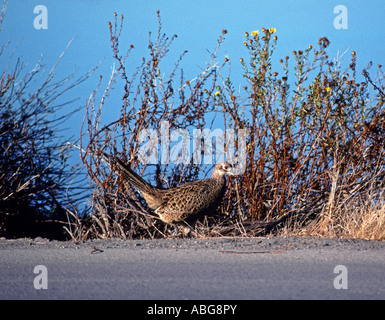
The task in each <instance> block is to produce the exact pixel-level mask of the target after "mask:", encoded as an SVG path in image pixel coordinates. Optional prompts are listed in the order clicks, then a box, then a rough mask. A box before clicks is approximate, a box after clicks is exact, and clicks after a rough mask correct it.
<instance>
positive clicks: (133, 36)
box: [0, 0, 385, 136]
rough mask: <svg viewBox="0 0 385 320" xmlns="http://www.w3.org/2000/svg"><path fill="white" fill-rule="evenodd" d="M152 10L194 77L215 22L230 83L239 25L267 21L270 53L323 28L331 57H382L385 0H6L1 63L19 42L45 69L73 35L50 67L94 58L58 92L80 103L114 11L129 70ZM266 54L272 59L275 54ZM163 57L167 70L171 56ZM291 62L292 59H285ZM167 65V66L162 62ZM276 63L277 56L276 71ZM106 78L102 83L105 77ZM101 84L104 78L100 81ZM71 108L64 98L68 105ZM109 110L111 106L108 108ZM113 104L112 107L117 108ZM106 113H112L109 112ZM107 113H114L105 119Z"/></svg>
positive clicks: (361, 61)
mask: <svg viewBox="0 0 385 320" xmlns="http://www.w3.org/2000/svg"><path fill="white" fill-rule="evenodd" d="M37 5H44V6H46V8H47V10H48V29H46V30H43V29H40V30H37V29H35V28H34V25H33V21H34V19H35V17H36V14H34V13H33V10H34V7H35V6H37ZM336 5H344V6H346V8H347V10H348V11H347V12H348V14H347V18H348V28H347V29H336V28H335V27H334V19H335V18H336V16H337V14H335V13H334V12H333V11H334V8H335V6H336ZM156 10H160V12H161V17H162V23H163V31H164V32H166V33H167V34H168V35H169V36H170V37H171V36H172V35H173V34H177V35H178V38H177V39H176V40H175V42H174V44H173V46H172V48H171V52H170V54H171V56H173V55H174V54H175V57H178V56H179V54H180V53H182V52H183V51H184V50H188V54H187V55H186V57H185V58H184V60H183V62H182V68H184V69H185V70H186V73H187V75H191V77H194V76H195V75H197V74H198V73H199V71H200V70H201V68H202V67H204V65H205V62H206V60H209V56H208V54H207V52H206V49H209V50H213V49H214V48H215V47H216V40H217V38H218V37H219V36H220V35H221V30H222V29H227V30H228V34H227V35H226V41H225V43H224V44H223V54H225V53H227V54H228V55H229V57H230V59H232V61H233V63H232V70H233V74H234V75H235V77H233V82H234V84H235V85H237V81H238V83H242V78H241V77H239V78H237V75H239V74H240V72H241V65H240V64H239V63H238V61H239V57H246V56H247V51H246V49H245V48H244V46H243V44H242V42H243V41H244V40H245V38H244V33H245V31H248V32H250V31H253V30H261V28H262V27H274V28H276V30H277V36H278V45H277V49H276V51H275V56H274V60H275V61H278V60H279V59H280V58H283V57H285V56H286V55H289V56H291V55H292V54H291V52H292V51H293V50H301V49H306V48H307V47H308V46H309V45H310V44H313V45H314V46H317V43H318V38H319V37H323V36H326V37H327V38H328V39H329V40H330V43H331V45H330V47H329V48H328V53H329V56H330V57H336V56H337V55H338V52H340V54H341V53H343V52H345V51H346V50H348V52H347V56H346V58H345V60H346V61H349V60H350V57H351V51H352V50H355V51H356V52H357V64H358V68H359V69H362V68H364V67H365V66H366V65H367V64H368V62H369V61H373V63H374V65H377V64H382V65H385V19H384V17H385V1H383V0H372V1H362V0H361V1H359V0H354V1H353V0H350V1H347V0H345V1H342V0H341V1H331V0H323V1H319V0H318V1H315V0H306V1H303V0H286V1H278V0H269V1H260V0H238V1H234V0H232V1H230V0H220V1H219V0H210V1H201V0H194V1H191V0H189V1H186V0H178V1H176V0H157V1H154V0H152V1H150V0H140V1H139V0H122V1H119V0H115V1H107V0H104V1H100V0H66V1H54V0H50V1H48V0H47V1H43V0H10V1H9V3H8V7H7V12H6V15H5V20H4V22H3V27H2V30H1V32H0V40H1V43H2V44H4V43H5V42H6V41H8V40H10V41H11V45H10V47H9V48H8V50H7V52H6V53H4V54H3V56H2V57H1V59H0V66H1V68H2V70H3V67H4V66H5V64H6V63H7V62H8V59H7V56H9V54H10V53H11V52H12V50H13V48H15V47H16V45H17V44H18V43H19V42H20V40H22V41H21V43H20V44H19V46H18V48H17V50H16V53H15V56H16V57H22V59H23V61H24V63H25V64H26V65H27V67H26V68H27V69H32V68H33V66H34V65H35V63H36V62H37V61H38V59H39V58H40V56H41V55H43V62H44V64H46V66H47V72H48V71H49V70H50V69H51V68H52V66H53V65H54V64H55V62H56V60H57V58H58V57H59V55H60V54H61V53H62V51H63V49H64V48H65V47H66V46H67V44H68V42H69V41H70V40H71V39H72V38H73V37H74V36H76V39H75V40H74V42H73V43H72V45H71V46H70V48H69V49H68V51H67V53H66V54H65V56H64V57H63V59H62V61H61V63H60V65H59V66H58V68H57V70H56V76H57V80H59V79H62V78H64V77H65V76H67V75H69V74H70V73H72V72H74V71H76V75H78V76H80V75H82V74H84V73H86V72H87V71H88V70H89V69H91V68H93V67H95V66H96V65H98V64H99V63H100V62H101V61H102V64H101V67H100V68H99V69H98V70H97V71H96V73H95V74H94V75H93V76H92V77H91V78H90V79H88V80H87V81H86V82H85V83H83V84H81V85H80V86H79V87H77V88H75V89H74V90H72V91H70V93H69V94H70V96H68V95H67V96H64V97H62V98H61V99H63V101H68V100H72V99H73V98H79V100H78V101H77V102H76V103H75V104H74V105H73V107H78V106H84V105H85V101H86V98H87V97H89V95H90V93H91V92H92V90H93V89H95V88H96V85H97V83H98V80H99V74H101V75H103V76H104V79H105V81H107V79H108V76H109V75H110V72H111V65H112V63H113V59H112V54H111V47H110V42H109V30H108V21H113V19H114V16H113V14H114V12H117V14H118V16H120V15H121V14H123V15H124V17H125V24H124V30H123V36H122V39H121V44H122V48H126V49H128V48H129V45H130V44H133V45H134V46H135V49H134V51H133V53H132V56H131V57H130V58H129V60H128V62H127V63H128V66H129V67H131V68H132V70H135V68H136V67H137V66H138V65H139V64H140V62H141V58H142V57H143V56H145V55H146V54H147V45H148V32H149V31H152V32H153V33H154V34H155V33H156V32H157V18H156ZM274 60H273V62H274ZM170 61H172V63H171V64H170V68H169V70H170V71H171V70H172V67H173V64H174V61H173V60H170ZM291 62H292V64H291V66H292V67H293V66H294V59H291ZM163 68H164V70H167V66H164V67H163ZM279 68H280V66H279V65H278V64H277V71H278V72H279V71H280V70H279ZM105 84H106V83H105ZM102 88H103V86H102ZM121 97H122V94H121V92H118V91H115V92H114V91H112V93H111V95H110V97H109V100H108V101H107V105H111V106H114V105H117V109H118V110H119V106H120V101H121ZM69 108H71V106H69ZM112 110H113V109H112ZM118 112H119V111H117V113H116V115H118ZM83 114H84V113H83V112H80V113H78V114H77V115H76V116H75V117H74V118H72V119H71V121H70V122H69V123H67V124H66V127H67V128H68V130H67V132H68V134H69V135H70V136H78V135H79V130H80V125H81V121H82V119H83ZM110 115H111V117H112V118H113V117H114V112H112V113H111V114H110ZM112 120H114V119H112Z"/></svg>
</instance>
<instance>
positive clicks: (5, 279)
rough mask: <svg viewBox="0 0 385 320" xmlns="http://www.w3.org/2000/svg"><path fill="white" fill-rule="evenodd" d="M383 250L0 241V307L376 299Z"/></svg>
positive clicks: (268, 242)
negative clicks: (62, 302)
mask: <svg viewBox="0 0 385 320" xmlns="http://www.w3.org/2000/svg"><path fill="white" fill-rule="evenodd" d="M384 298H385V242H377V241H365V240H338V239H319V238H299V237H272V238H211V239H165V240H135V241H133V240H120V239H115V240H97V241H88V242H83V243H73V242H57V241H48V240H46V239H40V238H37V239H19V240H5V239H0V299H28V300H29V299H76V300H78V299H140V300H142V299H161V300H164V299H178V300H179V299H182V300H184V299H200V300H201V299H204V300H206V299H210V300H212V299H214V300H217V299H220V300H233V299H237V300H239V299H241V300H242V299H384Z"/></svg>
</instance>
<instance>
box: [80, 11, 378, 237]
mask: <svg viewBox="0 0 385 320" xmlns="http://www.w3.org/2000/svg"><path fill="white" fill-rule="evenodd" d="M158 19H159V30H158V33H157V37H156V39H155V41H153V40H152V39H151V37H150V43H149V58H143V62H142V65H141V66H140V67H139V68H137V69H136V71H135V72H133V73H132V75H131V76H129V72H128V69H127V65H126V58H127V56H128V55H129V53H130V50H132V49H133V46H130V48H129V50H128V52H127V53H126V54H125V55H121V54H120V44H119V36H120V34H121V32H122V30H123V17H122V18H121V20H120V23H119V21H118V19H117V18H116V16H115V22H114V23H112V24H111V23H110V25H109V27H110V33H111V42H112V48H113V54H114V57H115V59H116V60H117V65H118V68H117V69H116V70H115V71H114V73H113V74H112V76H111V79H110V81H109V84H108V86H107V88H106V89H105V91H104V94H103V96H102V98H101V100H100V102H99V103H98V104H97V103H96V101H95V97H96V93H97V90H95V92H94V93H93V95H92V97H91V98H90V100H89V101H88V104H87V112H86V116H85V119H84V127H83V133H85V132H86V133H87V134H88V139H87V140H86V139H85V138H84V139H83V141H82V144H81V146H80V148H81V150H82V151H81V154H82V160H83V163H84V164H85V166H86V168H87V170H88V175H89V177H90V178H91V181H92V183H93V188H94V192H93V196H92V213H91V215H90V217H89V220H88V221H87V222H86V223H85V224H83V229H82V232H80V234H81V235H82V237H112V236H119V237H129V238H138V237H139V238H140V237H151V238H155V237H164V236H167V235H168V230H167V227H166V226H164V225H163V224H161V223H158V219H157V218H156V217H154V216H153V215H152V214H151V212H149V211H148V210H147V208H146V207H145V205H144V203H143V201H142V199H141V197H140V196H138V194H136V193H135V192H134V191H133V190H132V189H131V188H130V187H127V186H126V185H125V184H124V182H123V181H121V180H120V178H119V177H117V176H116V175H115V174H114V173H113V171H111V170H110V168H108V167H107V166H105V165H104V164H103V163H102V161H101V159H100V157H99V156H98V154H100V153H99V152H98V150H103V151H105V152H107V153H108V152H109V153H111V154H114V155H118V156H119V157H121V158H122V159H124V160H125V161H127V162H128V163H130V164H131V166H132V168H133V169H135V170H136V171H137V172H139V173H141V174H142V175H144V176H145V178H146V179H147V180H149V181H150V182H153V184H154V185H156V186H158V187H170V186H175V185H178V184H180V183H183V182H186V181H191V180H195V179H197V177H198V175H199V173H200V172H201V171H202V170H203V171H204V172H206V173H207V168H208V167H207V166H205V165H204V164H201V163H199V164H196V163H194V162H193V159H192V158H193V157H190V158H189V160H188V161H187V162H184V163H179V164H178V163H177V164H175V163H174V164H171V163H170V162H169V163H166V164H165V163H162V164H161V163H160V162H158V163H157V164H152V165H151V164H149V163H148V162H147V163H146V161H143V159H147V160H149V159H150V158H151V157H155V158H157V160H159V159H160V157H161V155H160V153H161V151H160V150H159V146H158V145H154V146H152V147H151V148H147V149H146V150H150V151H149V152H147V154H145V155H143V154H141V153H140V150H141V149H143V148H142V147H143V144H144V143H148V144H151V143H152V142H153V141H158V140H156V139H154V137H161V136H164V135H166V136H167V135H169V134H170V132H171V130H175V129H182V130H183V129H186V130H190V131H189V132H191V129H204V128H208V129H215V128H216V127H214V126H218V123H217V122H214V120H213V119H215V118H216V119H223V122H222V124H219V126H221V127H223V128H225V130H229V129H234V132H235V141H237V140H239V139H240V137H239V135H238V134H239V132H241V131H242V130H246V132H247V133H248V135H247V141H246V146H245V148H246V150H244V151H245V154H246V161H245V164H246V167H245V168H246V169H245V173H244V174H242V175H239V176H237V177H235V178H232V179H230V180H229V183H228V191H227V193H226V196H225V199H224V201H223V204H222V206H221V209H220V212H219V213H220V214H219V215H218V216H214V217H206V218H205V219H204V220H203V221H201V222H200V223H199V224H198V225H197V232H198V234H200V235H201V236H213V235H214V236H223V235H244V236H254V235H263V234H266V233H268V232H272V231H276V230H279V229H281V228H282V227H285V228H286V229H285V230H289V229H292V226H293V225H295V226H297V227H301V228H302V227H304V225H307V224H308V223H309V221H315V222H313V223H316V224H317V228H318V229H319V230H321V229H322V230H330V229H333V226H334V225H335V224H336V223H337V222H338V226H339V229H344V228H345V227H344V226H343V223H342V222H341V221H342V220H341V219H340V215H341V212H342V211H343V210H345V211H346V212H350V213H351V210H349V209H348V208H351V206H356V205H358V204H359V207H357V210H355V212H357V214H355V215H354V217H353V216H350V217H349V218H347V219H346V220H349V221H351V222H352V223H353V221H355V224H356V225H360V226H363V225H365V223H364V222H362V221H361V220H362V219H364V217H365V214H363V213H359V214H358V212H362V211H365V210H364V209H363V208H364V207H363V206H364V204H367V203H368V201H369V202H371V203H372V204H373V206H372V207H371V209H370V210H374V208H377V209H378V215H380V216H381V217H380V218H379V219H377V220H378V223H379V224H380V225H381V223H382V222H380V221H382V220H383V213H382V212H383V211H382V201H381V200H380V197H377V198H376V200H375V201H373V197H372V195H373V194H376V195H380V194H382V188H383V185H382V180H383V178H384V166H383V163H384V143H385V142H384V141H385V140H384V133H385V126H384V122H383V115H384V107H383V106H384V102H383V98H384V95H383V90H384V88H383V87H384V86H383V72H382V69H381V67H380V66H379V68H378V70H377V76H376V79H375V80H372V79H371V77H370V75H369V69H370V68H371V64H370V65H368V67H367V68H366V69H365V70H364V71H363V73H362V76H361V75H360V74H357V70H356V54H355V52H354V51H353V53H352V56H351V61H350V64H349V66H348V67H347V68H346V70H343V69H342V67H341V61H339V60H332V59H330V58H329V57H328V55H327V53H326V49H327V47H328V45H329V41H328V39H327V38H320V39H319V41H318V48H317V49H315V48H314V47H313V46H312V45H310V46H309V47H308V48H307V49H305V50H300V51H294V52H293V57H292V58H289V56H287V57H285V58H283V59H281V60H280V61H281V64H282V66H281V70H273V66H272V63H271V58H272V55H273V52H274V48H275V46H276V44H277V36H276V35H275V33H276V30H275V29H274V28H270V29H264V28H263V29H262V32H261V33H257V32H251V35H250V34H249V33H246V34H245V36H246V41H245V42H244V43H243V44H244V46H245V47H246V48H247V50H248V54H249V59H245V58H241V59H240V63H241V65H242V67H243V69H244V78H245V80H246V83H245V84H244V85H243V86H242V90H240V91H236V90H235V88H236V87H238V85H234V84H233V82H232V80H231V74H230V66H231V61H230V59H229V58H228V57H226V58H225V59H224V60H223V61H222V62H220V63H219V62H218V61H217V60H218V56H217V53H218V52H219V50H220V46H221V45H222V42H223V40H224V36H225V34H226V33H227V31H225V32H222V35H221V36H220V37H219V40H218V46H217V48H216V49H215V51H214V53H213V54H212V55H211V60H210V62H209V63H208V64H207V67H206V69H205V70H204V72H202V73H201V74H199V75H198V76H197V77H196V78H194V79H193V80H187V81H186V80H185V79H184V77H183V71H182V70H180V63H181V60H182V58H183V56H184V54H185V53H186V52H184V53H182V55H181V56H180V59H179V60H178V61H177V62H176V64H175V67H174V69H173V70H171V72H170V73H164V71H163V70H162V71H161V68H162V66H163V64H162V59H163V58H164V57H165V55H166V54H167V52H168V49H169V47H170V46H171V44H172V42H173V40H174V39H175V38H176V36H173V37H172V38H171V39H169V38H167V37H166V35H164V34H162V33H161V27H162V25H161V20H160V16H159V14H158ZM291 59H294V61H295V64H296V65H295V67H294V74H293V75H292V74H291V73H290V71H289V63H288V62H289V60H291ZM179 70H180V74H181V76H180V80H179V81H177V80H175V78H176V74H177V72H178V71H179ZM226 70H228V72H229V73H228V75H227V76H224V74H225V72H227V71H226ZM164 74H166V76H164ZM118 75H119V76H120V77H121V78H122V79H123V82H124V83H123V84H124V90H123V93H122V106H121V116H120V118H119V119H117V120H116V121H114V122H112V123H110V124H107V125H101V115H102V112H103V110H102V107H103V106H104V105H105V101H106V100H105V99H106V97H107V96H108V94H109V90H110V89H111V85H112V83H114V82H115V80H116V79H117V76H118ZM293 77H294V79H293ZM98 89H99V88H98ZM163 121H167V123H168V124H169V125H168V126H166V127H165V126H162V123H164V122H163ZM214 123H215V124H214ZM143 129H146V130H148V129H151V130H148V131H146V132H147V133H148V139H147V140H146V142H144V140H143V139H142V137H138V134H139V133H141V134H142V133H143ZM225 147H226V145H225ZM237 152H238V153H240V152H241V150H237ZM187 154H188V153H187ZM185 156H186V151H183V150H179V154H178V157H177V158H179V159H183V157H185ZM217 156H218V155H217ZM208 169H210V167H209V168H208ZM151 178H152V180H151ZM357 199H360V201H358V202H357ZM365 212H366V211H365ZM376 214H377V213H376ZM360 219H361V220H360ZM377 220H376V221H377ZM317 228H316V229H317ZM296 232H297V231H296ZM317 234H318V235H320V234H325V235H332V236H339V235H341V234H342V233H341V232H334V233H330V232H324V233H322V232H317ZM357 235H358V233H357ZM367 237H369V238H370V237H371V236H367ZM374 238H377V237H374Z"/></svg>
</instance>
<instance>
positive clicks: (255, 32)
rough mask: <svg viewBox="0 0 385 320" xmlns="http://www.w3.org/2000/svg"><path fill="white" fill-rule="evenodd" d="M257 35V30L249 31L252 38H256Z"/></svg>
mask: <svg viewBox="0 0 385 320" xmlns="http://www.w3.org/2000/svg"><path fill="white" fill-rule="evenodd" d="M258 33H259V31H258V30H256V31H251V35H252V36H254V37H256V36H257V35H258Z"/></svg>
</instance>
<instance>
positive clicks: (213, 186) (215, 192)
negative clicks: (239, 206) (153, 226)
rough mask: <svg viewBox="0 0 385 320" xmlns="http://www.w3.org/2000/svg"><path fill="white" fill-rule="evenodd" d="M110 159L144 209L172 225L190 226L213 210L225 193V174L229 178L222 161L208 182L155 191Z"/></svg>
mask: <svg viewBox="0 0 385 320" xmlns="http://www.w3.org/2000/svg"><path fill="white" fill-rule="evenodd" d="M114 160H115V161H116V162H117V163H118V164H119V167H120V169H121V174H123V176H124V177H125V178H126V179H127V180H128V181H129V182H130V183H131V185H133V186H134V187H135V188H136V189H137V190H138V191H139V192H140V193H141V195H142V196H143V198H144V199H145V200H146V202H147V204H148V206H149V207H150V208H151V209H152V210H153V211H154V212H155V213H156V214H157V215H158V216H159V218H160V219H161V220H162V221H163V222H165V223H168V224H173V225H174V226H176V224H179V223H181V222H187V223H194V222H195V221H196V220H197V219H198V218H199V217H201V216H203V215H206V214H210V213H211V212H213V211H214V210H215V209H217V207H218V205H219V203H220V201H221V200H222V197H223V194H224V192H225V187H226V180H225V175H226V174H230V175H233V173H232V166H231V165H230V164H229V163H227V162H222V163H219V164H217V165H216V166H215V167H214V170H213V173H212V175H211V177H210V178H209V179H203V180H197V181H194V182H188V183H186V184H183V185H180V186H178V187H176V188H170V189H159V188H156V187H154V186H152V185H150V184H149V183H148V182H146V181H145V180H143V178H141V177H140V176H139V175H137V174H136V173H135V172H133V171H132V170H131V169H130V168H129V167H128V166H127V165H126V164H125V163H123V162H122V161H121V160H120V159H118V158H114ZM176 229H177V228H176Z"/></svg>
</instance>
